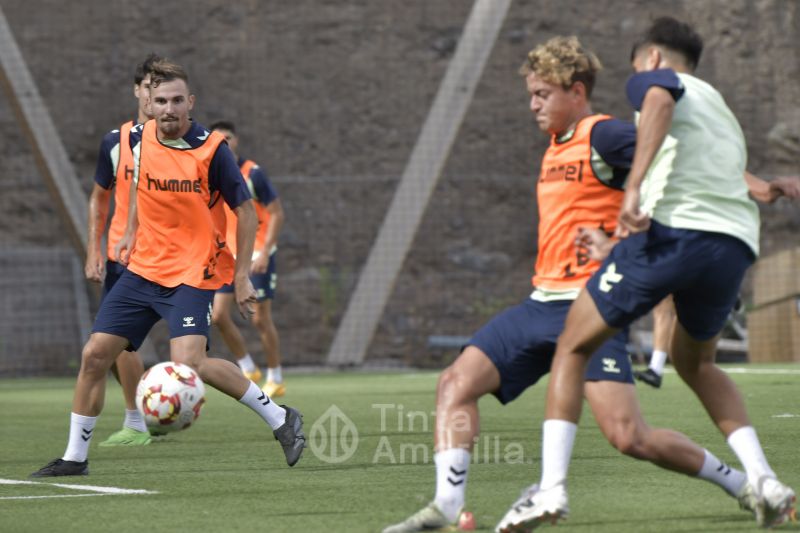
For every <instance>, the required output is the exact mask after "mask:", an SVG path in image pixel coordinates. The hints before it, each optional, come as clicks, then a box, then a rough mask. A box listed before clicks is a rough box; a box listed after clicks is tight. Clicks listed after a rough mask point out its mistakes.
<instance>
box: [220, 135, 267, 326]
mask: <svg viewBox="0 0 800 533" xmlns="http://www.w3.org/2000/svg"><path fill="white" fill-rule="evenodd" d="M208 180H209V188H210V189H211V190H212V191H219V192H220V194H221V195H222V198H223V199H224V201H225V203H227V204H228V207H230V208H231V210H232V211H233V212H234V214H235V215H236V263H235V266H234V272H233V282H234V284H235V291H236V294H235V297H236V304H237V305H238V307H239V312H240V313H241V314H242V316H245V317H246V316H249V315H252V314H253V312H254V308H253V305H254V304H255V303H256V291H255V289H254V288H253V283H252V282H251V281H250V263H251V262H252V258H253V246H254V244H255V240H256V229H257V227H258V218H257V216H256V209H255V207H254V205H253V199H252V198H251V197H250V191H249V190H248V189H247V185H246V184H245V182H244V178H243V177H242V173H241V172H240V171H239V166H238V165H237V164H236V158H235V157H234V156H233V152H231V149H230V148H228V145H227V144H226V143H222V144H220V145H219V148H217V151H216V153H215V154H214V157H213V158H212V160H211V165H210V166H209V171H208Z"/></svg>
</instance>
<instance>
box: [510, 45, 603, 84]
mask: <svg viewBox="0 0 800 533" xmlns="http://www.w3.org/2000/svg"><path fill="white" fill-rule="evenodd" d="M602 68H603V65H602V64H601V63H600V60H599V59H597V56H596V55H594V54H593V53H592V52H590V51H589V50H586V49H584V48H583V46H582V45H581V43H580V41H579V40H578V38H577V37H575V36H571V37H553V38H552V39H550V40H549V41H547V42H546V43H544V44H540V45H539V46H537V47H536V48H534V49H533V50H531V51H530V52H528V57H527V59H526V60H525V63H523V64H522V66H521V67H520V69H519V73H520V74H522V75H523V76H528V75H529V74H536V75H537V76H538V77H540V78H542V79H543V80H545V81H548V82H550V83H555V84H557V85H561V86H562V87H563V88H564V89H568V88H570V87H571V86H572V84H573V83H575V82H578V81H579V82H581V83H583V85H584V86H585V87H586V96H587V97H589V96H591V94H592V89H593V88H594V81H595V77H596V75H597V73H598V72H599V71H600V70H601V69H602Z"/></svg>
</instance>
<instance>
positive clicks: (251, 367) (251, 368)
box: [236, 353, 256, 372]
mask: <svg viewBox="0 0 800 533" xmlns="http://www.w3.org/2000/svg"><path fill="white" fill-rule="evenodd" d="M236 364H237V365H239V368H241V369H242V370H243V371H245V372H255V371H256V364H255V363H254V362H253V358H252V357H250V354H249V353H246V354H244V357H242V358H241V359H237V360H236Z"/></svg>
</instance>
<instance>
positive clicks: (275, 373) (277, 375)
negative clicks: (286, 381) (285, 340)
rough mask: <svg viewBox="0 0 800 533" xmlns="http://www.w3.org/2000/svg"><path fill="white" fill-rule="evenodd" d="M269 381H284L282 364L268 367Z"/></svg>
mask: <svg viewBox="0 0 800 533" xmlns="http://www.w3.org/2000/svg"><path fill="white" fill-rule="evenodd" d="M267 381H272V382H273V383H283V374H282V373H281V365H278V366H276V367H275V368H269V367H267Z"/></svg>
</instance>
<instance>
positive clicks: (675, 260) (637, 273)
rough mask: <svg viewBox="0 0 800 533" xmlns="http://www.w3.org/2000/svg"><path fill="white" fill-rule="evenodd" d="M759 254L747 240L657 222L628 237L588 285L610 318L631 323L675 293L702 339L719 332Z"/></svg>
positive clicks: (683, 316) (685, 320)
mask: <svg viewBox="0 0 800 533" xmlns="http://www.w3.org/2000/svg"><path fill="white" fill-rule="evenodd" d="M753 261H755V255H754V254H753V252H752V250H750V247H749V246H747V245H746V244H745V243H744V241H742V240H740V239H737V238H735V237H731V236H729V235H724V234H722V233H712V232H708V231H695V230H686V229H676V228H670V227H668V226H664V225H663V224H659V223H658V222H656V221H655V220H652V221H651V224H650V229H649V230H648V231H646V232H643V233H636V234H634V235H632V236H630V237H628V238H627V239H622V240H621V241H620V242H619V243H618V244H617V245H616V246H614V248H613V249H612V251H611V254H610V255H609V256H608V257H607V258H606V260H605V261H604V262H603V264H602V265H601V266H600V269H599V270H598V271H597V272H595V273H594V275H593V276H592V277H591V279H590V280H589V282H588V283H587V284H586V289H587V290H588V291H589V294H591V296H592V299H594V303H595V305H597V309H598V310H599V311H600V314H601V315H602V317H603V319H604V320H605V321H606V323H607V324H608V325H610V326H612V327H615V328H622V327H625V326H628V325H629V324H630V323H631V322H633V321H634V320H636V319H637V318H639V317H641V316H643V315H645V314H646V313H647V312H649V311H650V309H652V308H653V307H655V305H656V304H658V302H660V301H661V300H663V299H664V298H665V297H666V296H667V295H669V294H672V295H673V298H674V301H675V311H676V313H677V315H678V321H679V322H680V323H681V326H683V328H684V329H685V330H686V331H687V332H688V333H689V335H691V336H692V337H693V338H695V339H697V340H706V339H710V338H711V337H713V336H714V335H716V334H717V333H719V332H720V331H721V330H722V328H723V326H724V325H725V321H726V320H727V318H728V315H729V314H730V312H731V310H732V309H733V307H734V305H735V304H736V298H737V296H738V294H739V286H740V285H741V284H742V278H743V277H744V274H745V271H746V270H747V269H748V267H750V265H752V264H753Z"/></svg>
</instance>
